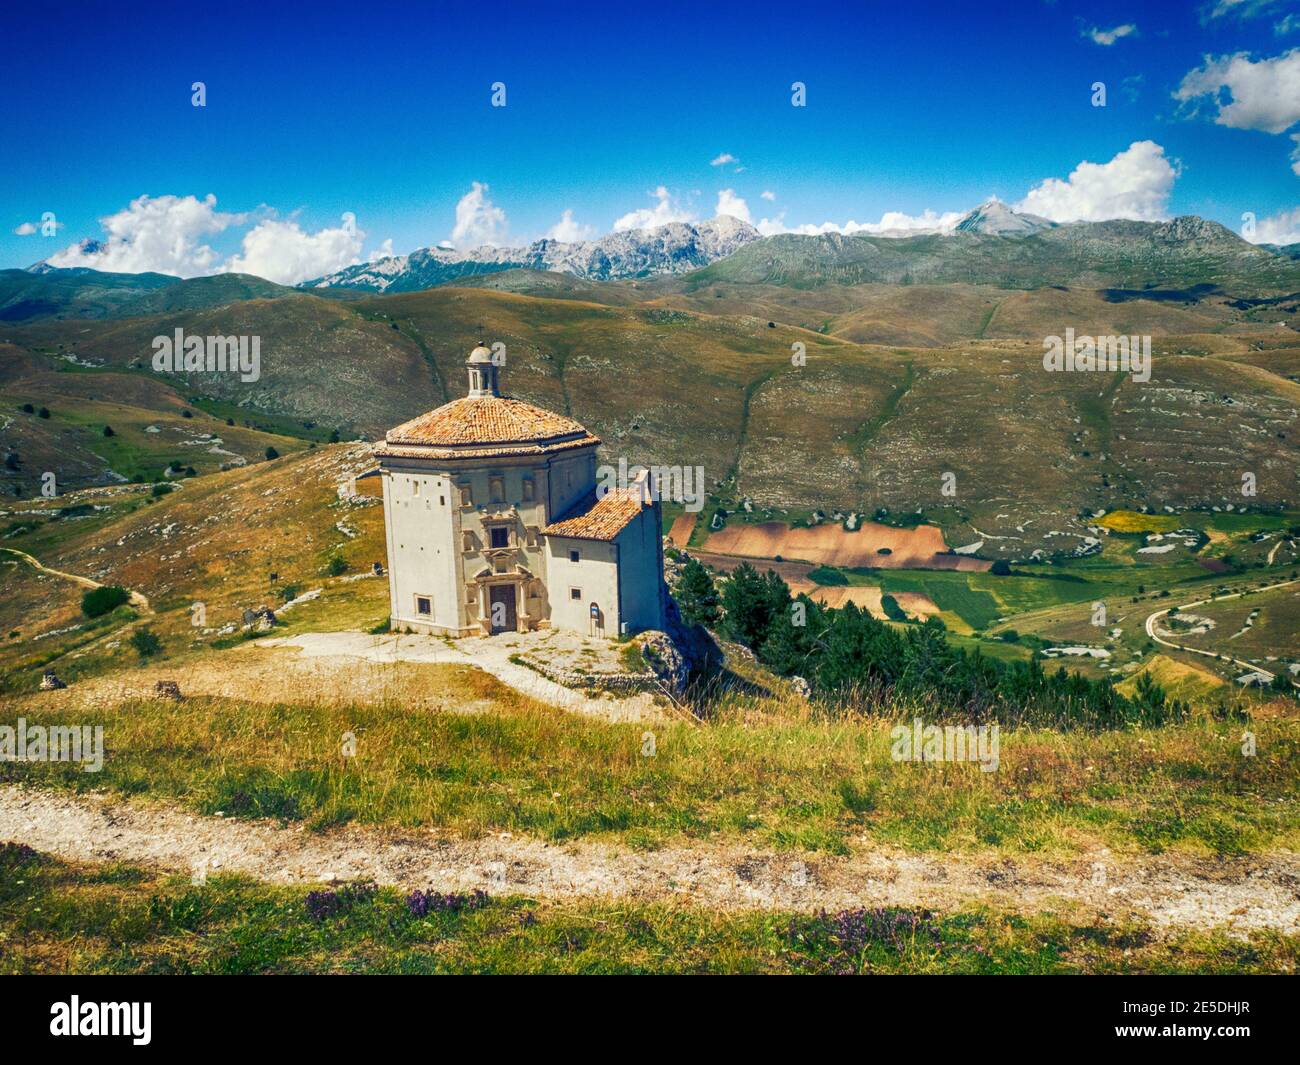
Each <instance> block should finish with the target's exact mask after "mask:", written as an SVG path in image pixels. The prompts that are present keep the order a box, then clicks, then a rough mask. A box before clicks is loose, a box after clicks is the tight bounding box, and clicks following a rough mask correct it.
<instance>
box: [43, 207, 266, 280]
mask: <svg viewBox="0 0 1300 1065" xmlns="http://www.w3.org/2000/svg"><path fill="white" fill-rule="evenodd" d="M216 206H217V198H216V197H215V196H213V195H211V194H209V195H208V196H206V197H204V198H203V199H202V200H200V199H198V198H197V197H194V196H156V197H150V196H141V197H139V198H138V199H134V200H132V201H131V203H130V205H129V206H127V207H126V208H124V209H123V210H121V211H118V212H117V213H116V214H112V215H109V216H108V217H106V218H101V219H100V220H99V221H100V225H102V226H103V227H104V232H105V234H106V236H105V238H104V239H103V240H102V241H91V242H84V243H81V244H72V245H69V246H68V247H67V248H64V249H63V251H61V252H57V253H55V254H54V255H52V256H50V258H49V263H50V265H51V266H61V267H72V266H88V267H91V268H93V269H96V270H108V271H112V272H116V273H143V272H145V271H149V270H154V271H157V272H158V273H162V274H174V275H176V276H177V277H197V276H199V275H200V274H210V273H213V272H215V271H216V270H217V268H218V264H217V253H216V252H215V251H213V250H212V248H211V247H209V246H208V245H207V244H205V243H203V242H202V239H201V238H203V237H206V236H208V235H210V234H213V233H220V232H221V231H222V230H223V229H226V228H227V227H228V226H231V225H236V224H239V223H241V222H243V221H244V220H245V219H246V217H247V216H246V215H240V214H229V213H226V212H222V211H218V210H217V209H216Z"/></svg>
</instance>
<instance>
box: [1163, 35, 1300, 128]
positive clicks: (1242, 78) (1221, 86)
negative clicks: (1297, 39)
mask: <svg viewBox="0 0 1300 1065" xmlns="http://www.w3.org/2000/svg"><path fill="white" fill-rule="evenodd" d="M1225 90H1226V91H1227V92H1228V94H1229V95H1230V96H1231V98H1232V102H1231V103H1224V99H1223V97H1224V91H1225ZM1174 98H1175V99H1177V100H1180V101H1182V102H1183V103H1184V104H1186V105H1189V106H1195V105H1196V104H1198V103H1201V102H1203V100H1202V98H1208V102H1209V103H1212V104H1214V105H1215V106H1216V107H1217V108H1218V113H1217V114H1216V115H1215V117H1214V121H1215V122H1216V123H1217V124H1218V125H1220V126H1231V127H1232V128H1233V129H1257V130H1263V131H1264V132H1266V133H1282V132H1284V131H1285V130H1287V129H1289V128H1290V127H1291V126H1293V125H1294V124H1295V123H1296V122H1300V48H1293V49H1291V51H1289V52H1285V53H1284V54H1282V55H1279V56H1275V57H1274V58H1272V59H1261V60H1259V61H1257V62H1252V61H1251V59H1250V56H1249V55H1248V54H1247V53H1246V52H1238V53H1237V54H1236V55H1230V56H1229V55H1225V56H1220V57H1219V58H1218V59H1214V58H1212V57H1210V56H1206V57H1205V63H1204V64H1203V65H1202V66H1200V67H1197V68H1196V69H1195V70H1192V71H1189V72H1188V73H1187V74H1186V75H1185V76H1184V77H1183V81H1182V84H1181V85H1179V86H1178V91H1177V92H1175V93H1174Z"/></svg>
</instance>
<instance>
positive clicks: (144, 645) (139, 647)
mask: <svg viewBox="0 0 1300 1065" xmlns="http://www.w3.org/2000/svg"><path fill="white" fill-rule="evenodd" d="M131 646H132V647H134V648H135V653H136V654H138V655H139V656H140V657H141V659H145V658H151V657H153V656H154V655H156V654H157V653H158V652H159V651H161V650H162V640H160V639H158V634H157V633H155V632H154V631H153V629H151V628H149V627H148V626H145V627H144V628H142V629H136V630H135V632H133V633H131Z"/></svg>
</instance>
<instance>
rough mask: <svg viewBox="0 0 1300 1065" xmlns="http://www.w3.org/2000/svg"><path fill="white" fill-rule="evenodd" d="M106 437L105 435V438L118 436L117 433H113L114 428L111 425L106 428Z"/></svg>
mask: <svg viewBox="0 0 1300 1065" xmlns="http://www.w3.org/2000/svg"><path fill="white" fill-rule="evenodd" d="M104 435H105V436H117V433H115V432H113V427H112V426H111V425H106V426H104Z"/></svg>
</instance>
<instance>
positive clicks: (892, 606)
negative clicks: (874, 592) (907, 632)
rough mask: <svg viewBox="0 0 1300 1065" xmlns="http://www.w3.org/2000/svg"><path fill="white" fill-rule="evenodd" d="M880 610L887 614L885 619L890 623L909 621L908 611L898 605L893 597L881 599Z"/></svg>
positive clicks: (886, 595)
mask: <svg viewBox="0 0 1300 1065" xmlns="http://www.w3.org/2000/svg"><path fill="white" fill-rule="evenodd" d="M880 609H881V610H883V611H884V612H885V617H887V618H889V620H890V621H906V620H907V611H906V610H904V609H903V608H902V607H901V606H899V605H898V600H897V599H895V598H894V597H893V596H892V595H889V594H885V595H882V596H881V597H880Z"/></svg>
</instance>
